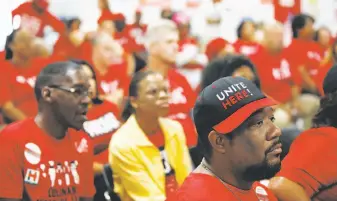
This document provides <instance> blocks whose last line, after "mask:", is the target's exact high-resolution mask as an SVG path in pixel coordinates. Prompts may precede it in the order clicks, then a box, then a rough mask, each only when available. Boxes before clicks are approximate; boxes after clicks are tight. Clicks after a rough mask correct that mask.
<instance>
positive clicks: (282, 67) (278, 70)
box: [250, 47, 300, 103]
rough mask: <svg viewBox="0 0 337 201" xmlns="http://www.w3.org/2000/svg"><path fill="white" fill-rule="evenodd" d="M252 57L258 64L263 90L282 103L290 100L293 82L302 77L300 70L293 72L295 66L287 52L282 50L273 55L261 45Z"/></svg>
mask: <svg viewBox="0 0 337 201" xmlns="http://www.w3.org/2000/svg"><path fill="white" fill-rule="evenodd" d="M250 58H251V60H252V62H253V63H254V64H255V66H256V69H257V73H258V75H259V78H260V81H261V86H262V90H263V92H264V93H266V94H267V95H269V96H270V97H272V98H273V99H275V100H276V101H278V102H280V103H286V102H288V101H290V100H291V99H292V90H291V88H292V86H291V84H293V85H294V84H295V83H297V82H298V79H300V78H299V77H298V76H299V75H298V72H296V71H295V72H292V70H293V68H291V67H290V64H289V62H288V58H287V52H286V51H282V52H281V53H279V54H277V55H272V54H270V53H269V52H267V51H266V50H265V49H264V48H262V47H261V48H260V49H259V51H258V52H257V53H256V54H254V55H252V56H251V57H250Z"/></svg>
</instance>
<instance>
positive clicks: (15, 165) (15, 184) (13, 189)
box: [0, 128, 24, 199]
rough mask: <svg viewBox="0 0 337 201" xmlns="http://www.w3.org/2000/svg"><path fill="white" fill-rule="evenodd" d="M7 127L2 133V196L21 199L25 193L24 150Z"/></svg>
mask: <svg viewBox="0 0 337 201" xmlns="http://www.w3.org/2000/svg"><path fill="white" fill-rule="evenodd" d="M11 135H13V133H10V132H7V129H6V128H5V129H4V130H3V131H2V132H1V133H0V144H1V145H0V178H1V182H0V198H11V199H21V198H22V194H23V183H24V182H23V176H22V162H23V158H22V155H23V152H22V151H21V147H20V146H19V144H18V143H17V141H18V139H14V137H12V136H11Z"/></svg>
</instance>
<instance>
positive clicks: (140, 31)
mask: <svg viewBox="0 0 337 201" xmlns="http://www.w3.org/2000/svg"><path fill="white" fill-rule="evenodd" d="M126 29H127V31H128V34H129V36H131V37H132V38H133V39H134V41H135V42H136V44H137V51H138V52H139V51H145V47H144V35H145V32H146V29H147V26H146V25H144V24H142V25H140V26H138V25H137V24H130V25H128V26H127V27H126Z"/></svg>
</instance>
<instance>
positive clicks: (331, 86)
mask: <svg viewBox="0 0 337 201" xmlns="http://www.w3.org/2000/svg"><path fill="white" fill-rule="evenodd" d="M323 91H324V94H328V93H333V92H335V91H337V65H334V66H332V67H331V68H330V70H329V71H328V73H327V74H326V75H325V78H324V81H323Z"/></svg>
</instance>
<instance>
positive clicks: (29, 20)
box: [12, 2, 66, 37]
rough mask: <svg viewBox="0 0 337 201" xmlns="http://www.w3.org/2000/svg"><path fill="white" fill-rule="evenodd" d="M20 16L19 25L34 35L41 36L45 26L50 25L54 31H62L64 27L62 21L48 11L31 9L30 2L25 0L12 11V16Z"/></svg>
mask: <svg viewBox="0 0 337 201" xmlns="http://www.w3.org/2000/svg"><path fill="white" fill-rule="evenodd" d="M16 15H19V16H20V17H21V26H22V27H24V28H25V29H26V28H27V29H28V30H30V31H31V33H33V34H34V35H36V36H39V37H42V36H43V29H44V27H45V26H47V25H49V26H51V27H52V28H53V29H54V30H55V31H57V32H59V33H64V32H65V30H66V28H65V25H64V24H63V22H61V21H60V20H59V19H57V18H56V17H55V16H53V15H52V14H51V13H50V12H49V11H47V10H46V11H44V12H42V13H38V12H37V11H36V10H34V9H33V5H32V2H26V3H23V4H21V5H20V6H19V7H17V8H16V9H14V10H13V11H12V16H13V18H14V17H15V16H16Z"/></svg>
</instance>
